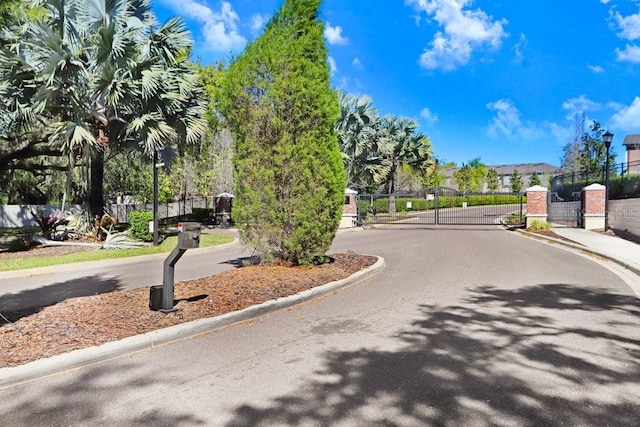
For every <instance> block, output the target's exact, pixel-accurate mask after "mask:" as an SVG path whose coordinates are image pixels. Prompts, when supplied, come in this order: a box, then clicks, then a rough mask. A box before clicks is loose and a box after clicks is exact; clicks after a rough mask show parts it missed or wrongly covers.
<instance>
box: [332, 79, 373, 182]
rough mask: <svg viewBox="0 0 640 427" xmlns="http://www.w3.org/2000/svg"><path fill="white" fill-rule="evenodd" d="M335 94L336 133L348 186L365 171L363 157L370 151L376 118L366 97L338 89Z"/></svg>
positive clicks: (357, 179)
mask: <svg viewBox="0 0 640 427" xmlns="http://www.w3.org/2000/svg"><path fill="white" fill-rule="evenodd" d="M338 97H339V101H340V117H339V119H338V121H337V123H336V132H337V134H338V139H339V143H340V151H341V153H342V158H343V161H344V164H345V169H346V172H347V187H352V186H354V184H356V183H357V182H358V181H360V180H362V178H363V174H364V175H365V176H366V175H367V174H368V173H367V170H368V165H369V164H370V163H369V162H368V161H367V159H369V158H370V157H371V154H372V150H374V146H373V144H374V138H373V137H374V135H375V132H376V126H377V124H378V123H379V120H380V119H379V117H378V111H377V110H376V109H375V108H374V107H373V104H372V102H371V99H370V98H369V97H367V96H359V95H353V94H348V93H346V92H340V93H339V94H338ZM374 157H375V156H374Z"/></svg>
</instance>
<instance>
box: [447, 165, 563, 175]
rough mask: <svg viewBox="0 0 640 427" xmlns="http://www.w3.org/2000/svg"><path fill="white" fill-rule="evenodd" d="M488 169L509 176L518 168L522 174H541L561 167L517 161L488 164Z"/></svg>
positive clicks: (550, 172) (448, 170)
mask: <svg viewBox="0 0 640 427" xmlns="http://www.w3.org/2000/svg"><path fill="white" fill-rule="evenodd" d="M458 169H460V168H448V169H443V170H442V173H443V174H444V175H446V176H452V175H453V173H454V172H455V171H457V170H458ZM487 169H495V170H496V171H497V172H498V175H501V176H507V175H511V174H512V173H513V171H514V170H517V171H518V172H519V173H520V174H521V175H531V174H532V173H533V172H537V173H539V174H555V173H558V172H559V170H560V168H559V167H557V166H553V165H550V164H549V163H517V164H509V165H487Z"/></svg>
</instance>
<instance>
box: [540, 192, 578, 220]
mask: <svg viewBox="0 0 640 427" xmlns="http://www.w3.org/2000/svg"><path fill="white" fill-rule="evenodd" d="M581 196H582V193H580V192H578V191H576V192H573V193H572V194H571V198H570V199H569V200H566V199H564V198H562V197H560V196H559V195H558V193H555V192H550V193H549V199H548V203H547V214H548V215H549V217H548V221H549V222H550V223H551V225H552V226H553V227H573V228H576V227H580V226H581V222H582V215H581V213H582V201H581Z"/></svg>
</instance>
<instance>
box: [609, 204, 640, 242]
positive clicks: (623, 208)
mask: <svg viewBox="0 0 640 427" xmlns="http://www.w3.org/2000/svg"><path fill="white" fill-rule="evenodd" d="M609 226H610V227H611V228H614V229H616V230H620V231H626V232H628V233H631V234H633V235H635V236H638V237H640V199H626V200H610V201H609Z"/></svg>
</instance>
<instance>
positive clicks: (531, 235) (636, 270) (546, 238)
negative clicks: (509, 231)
mask: <svg viewBox="0 0 640 427" xmlns="http://www.w3.org/2000/svg"><path fill="white" fill-rule="evenodd" d="M516 231H517V232H519V233H520V234H522V235H524V236H526V237H528V238H531V239H535V240H543V241H547V242H549V243H554V244H559V245H562V246H567V247H570V248H573V249H576V250H579V251H582V252H586V253H588V254H590V255H595V256H598V257H600V258H605V259H607V260H609V261H611V262H615V263H616V264H618V265H620V266H622V267H624V268H626V269H627V270H629V271H631V272H632V273H634V274H636V275H637V276H640V268H639V267H637V266H635V265H633V264H630V263H628V262H625V261H623V260H621V259H618V258H615V257H613V256H611V255H608V254H605V253H603V252H600V251H597V250H595V249H591V248H588V247H586V246H583V245H581V244H579V243H571V242H567V241H564V240H560V239H556V238H554V237H549V236H543V235H541V234H536V233H531V232H528V231H526V230H518V229H517V230H516Z"/></svg>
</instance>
